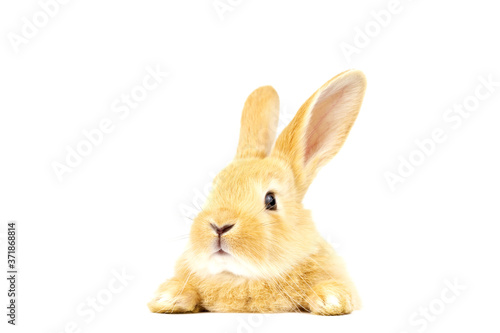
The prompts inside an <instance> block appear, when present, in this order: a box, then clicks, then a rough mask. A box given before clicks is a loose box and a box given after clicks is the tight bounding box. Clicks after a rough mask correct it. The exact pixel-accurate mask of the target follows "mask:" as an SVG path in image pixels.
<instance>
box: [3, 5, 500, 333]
mask: <svg viewBox="0 0 500 333" xmlns="http://www.w3.org/2000/svg"><path fill="white" fill-rule="evenodd" d="M47 1H48V0H42V2H47ZM223 3H226V0H224V1H223ZM229 3H232V5H230V6H232V7H231V9H232V10H231V11H227V12H225V13H224V14H223V15H222V19H221V16H220V15H218V13H217V11H216V10H215V9H214V7H213V0H204V1H183V2H181V1H169V2H167V1H154V0H142V1H118V0H115V1H97V0H87V1H77V0H75V1H69V2H68V3H67V4H64V5H60V6H59V10H58V12H57V13H56V14H55V15H54V16H53V17H51V18H50V19H49V21H48V23H47V25H46V26H44V27H41V28H39V31H38V33H37V34H36V35H34V36H32V37H31V38H28V39H27V42H26V43H24V44H22V45H20V46H19V47H18V52H16V50H15V47H13V45H12V43H11V41H10V40H9V36H11V37H12V34H17V35H21V34H22V29H23V25H24V24H25V21H23V17H26V18H27V19H28V20H30V21H32V20H33V19H32V17H33V15H35V14H36V13H37V12H40V11H41V7H40V4H39V3H38V2H37V1H34V0H23V1H9V2H7V1H3V2H2V4H1V5H0V22H1V24H0V27H1V33H2V42H1V43H0V57H1V61H0V89H1V94H0V96H1V97H0V112H1V113H0V158H1V163H0V189H1V191H0V221H2V226H1V228H2V229H1V235H2V239H1V241H2V244H1V246H2V253H4V254H3V255H1V257H2V258H5V252H4V251H5V246H6V245H5V243H6V241H5V230H6V224H7V222H8V221H10V220H16V221H18V229H19V230H18V233H19V243H18V246H19V247H18V251H19V252H18V256H19V261H18V265H19V271H20V275H19V282H18V289H19V296H18V306H19V307H18V326H16V327H14V328H12V327H10V325H7V324H6V320H7V317H6V316H5V312H6V309H5V307H4V304H6V302H7V297H6V290H7V285H6V280H5V279H2V281H3V282H2V284H1V288H2V291H1V295H2V300H1V304H2V308H3V309H4V310H2V314H1V318H2V324H1V325H2V327H9V329H10V330H9V332H10V331H12V332H15V331H19V332H64V330H65V327H66V325H68V323H71V322H75V323H76V325H78V329H79V330H81V331H80V332H179V331H187V332H194V331H201V332H275V331H281V332H287V331H290V332H304V331H308V332H312V331H315V332H334V331H335V332H395V333H399V332H409V333H413V332H470V331H488V332H493V331H496V330H498V328H499V326H500V325H499V323H498V319H497V318H498V312H499V310H500V306H499V303H498V299H499V298H500V291H499V287H498V281H500V273H499V269H498V253H500V252H499V250H500V245H499V242H498V224H499V222H500V213H499V211H498V204H499V188H500V176H499V173H498V172H499V169H500V161H499V158H498V154H499V143H500V142H499V139H500V134H499V130H498V126H499V121H500V96H499V95H500V86H496V87H494V88H493V90H494V91H493V92H492V93H491V94H490V96H489V97H488V98H484V99H483V100H481V101H479V104H478V106H477V107H476V108H475V109H474V111H473V112H471V113H470V116H469V117H468V118H466V119H464V120H463V121H462V122H461V123H460V125H459V126H458V127H457V128H453V127H452V126H451V125H453V123H452V122H447V121H446V120H445V119H444V118H443V117H444V115H445V114H446V112H447V110H448V109H449V108H452V107H453V106H454V104H458V105H460V104H462V103H463V102H464V100H468V101H469V102H470V101H474V98H473V97H472V96H474V93H475V90H476V88H477V87H478V86H480V85H481V82H480V77H483V78H488V76H491V79H492V80H493V81H495V82H499V81H500V68H499V67H500V66H499V64H498V62H499V60H500V48H499V44H498V42H499V39H498V31H500V21H499V20H498V9H497V8H495V7H494V2H491V1H487V0H476V1H469V2H466V1H430V0H421V1H409V0H401V2H400V5H399V11H398V12H397V13H396V14H392V15H391V19H390V22H389V23H388V24H385V25H386V26H384V27H380V25H378V27H379V28H380V29H379V31H377V30H376V29H377V25H373V22H376V21H375V19H374V16H372V14H371V12H372V11H375V12H380V11H381V10H386V9H387V8H388V7H389V3H390V1H389V0H384V1H379V0H377V1H300V2H299V1H285V0H282V1H272V2H271V1H264V0H248V1H246V0H243V1H239V2H238V1H236V0H233V1H229ZM366 26H368V27H371V28H372V29H374V30H372V31H371V32H370V33H371V35H372V37H369V42H368V43H367V45H366V46H365V45H362V47H360V48H359V49H358V53H357V54H354V55H352V57H346V55H345V54H344V53H343V52H342V49H341V46H342V45H344V46H345V45H346V43H347V44H351V45H354V46H355V44H354V39H355V38H356V36H357V34H358V33H359V32H358V31H359V30H358V29H361V30H363V29H365V28H366ZM358 38H359V36H358ZM343 43H344V44H343ZM358 45H361V44H359V41H358ZM148 66H150V67H151V68H155V67H157V66H159V67H160V68H161V69H162V70H163V71H168V73H169V76H168V77H167V78H165V79H164V81H163V82H162V83H161V84H160V85H159V86H158V87H157V88H156V89H154V91H151V92H149V93H148V95H147V98H146V99H145V100H144V101H143V102H141V103H140V105H139V106H138V107H137V108H135V109H133V110H131V112H130V115H129V116H128V117H126V119H120V118H119V115H118V114H116V113H114V112H113V110H112V104H113V103H114V101H115V100H116V99H117V98H118V99H119V98H120V96H121V94H129V93H130V92H131V90H132V89H134V87H137V85H140V84H141V82H142V80H143V78H144V77H145V76H146V75H147V71H146V67H148ZM348 68H358V69H361V70H363V71H364V72H365V74H366V76H367V78H368V90H367V93H366V97H365V101H364V104H363V106H362V109H361V112H360V115H359V118H358V120H357V122H356V124H355V126H354V128H353V130H352V132H351V135H350V137H349V138H348V140H347V142H346V144H345V146H344V147H343V149H342V151H341V152H340V153H339V154H338V155H337V156H336V158H335V159H334V160H333V161H332V162H331V163H330V164H329V165H328V166H327V167H325V168H324V169H323V170H322V171H321V172H320V174H319V175H318V177H317V179H316V181H315V183H314V184H313V185H312V186H311V188H310V189H309V192H308V195H307V196H306V198H305V202H304V204H305V206H306V207H307V208H309V209H311V210H312V212H313V217H314V219H315V221H316V223H317V226H318V228H319V229H320V230H321V232H322V234H323V235H324V236H325V237H326V238H327V239H328V240H329V241H330V242H331V243H333V244H334V246H335V247H336V248H337V249H338V251H339V253H340V254H341V255H342V256H343V257H344V258H345V259H346V261H347V263H348V267H349V270H350V272H351V275H352V276H353V278H354V280H355V282H356V283H357V285H358V288H359V290H360V293H361V296H362V298H363V301H364V308H363V310H361V311H358V312H356V313H354V314H352V315H348V316H341V317H319V316H313V315H309V314H293V313H291V314H276V315H269V316H262V315H256V316H255V315H254V316H250V315H249V314H211V313H203V314H197V315H158V314H151V313H149V311H148V309H147V307H146V303H147V302H148V301H149V299H150V298H151V296H152V294H153V292H154V290H155V289H156V288H157V287H158V285H159V283H160V282H162V281H163V280H165V279H166V278H168V277H169V276H170V275H171V274H172V271H173V265H174V262H175V260H176V258H177V257H178V256H179V255H180V254H181V252H182V250H183V247H184V245H185V243H186V242H187V239H186V238H185V237H183V236H185V235H187V233H188V232H189V224H188V223H187V222H186V221H189V220H188V219H186V218H185V216H183V214H182V213H181V211H182V210H185V209H186V207H194V206H193V200H196V198H195V199H193V198H194V197H195V193H200V192H201V193H203V191H204V188H205V187H206V186H207V184H209V183H210V180H211V175H212V174H214V173H216V172H217V171H218V170H220V169H221V168H222V167H223V166H224V165H225V164H226V163H228V162H229V161H230V160H231V158H232V157H233V155H234V153H235V149H236V144H237V139H238V131H239V128H238V126H239V119H240V112H241V109H242V106H243V102H244V100H245V98H246V97H247V95H248V94H249V93H250V92H251V91H252V90H253V89H255V88H256V87H258V86H260V85H266V84H271V85H273V86H274V87H275V88H276V89H277V91H278V93H279V94H280V97H281V104H282V115H283V119H284V121H287V120H290V119H291V116H292V115H293V113H294V112H295V111H296V110H297V109H298V108H299V106H300V105H301V104H302V102H304V101H305V100H306V99H307V98H308V97H309V96H310V95H311V94H312V93H313V92H314V91H315V90H316V89H317V88H318V87H319V86H321V85H322V84H323V83H324V82H325V81H327V80H328V79H330V78H331V77H333V76H334V75H336V74H337V73H339V72H341V71H343V70H345V69H348ZM478 89H482V90H481V91H482V92H486V91H487V90H485V89H484V88H478ZM104 118H109V119H111V120H112V121H113V123H114V126H115V127H114V130H113V131H112V132H111V133H109V134H106V135H105V136H104V139H103V140H102V143H100V144H99V145H98V146H96V147H94V148H93V151H92V152H91V153H90V154H89V155H88V156H86V157H84V158H83V160H82V162H81V164H80V165H78V166H77V167H75V168H73V169H72V172H71V173H66V174H64V176H63V179H62V181H59V180H58V177H57V176H56V174H55V172H54V170H53V167H52V163H53V162H55V161H56V162H61V163H64V160H65V158H66V154H67V151H66V147H67V146H70V147H73V148H75V147H76V146H77V145H78V144H79V143H80V142H81V141H82V140H84V139H85V137H84V136H83V134H82V131H83V130H92V129H95V128H97V127H98V126H99V122H100V121H101V120H102V119H104ZM438 128H440V129H442V130H444V132H445V133H446V138H447V139H446V140H445V141H444V142H442V143H438V144H435V148H434V150H433V151H432V153H430V154H429V156H427V157H425V159H424V160H423V162H422V164H421V165H419V166H417V167H415V170H414V171H413V174H411V175H409V176H408V177H405V178H404V179H405V181H404V183H398V184H397V185H396V186H395V190H394V191H392V190H391V188H390V186H389V185H388V183H387V181H386V179H385V176H384V174H385V173H387V172H393V173H396V172H397V168H398V165H399V163H400V161H399V157H400V156H402V157H403V158H405V159H408V158H409V156H410V155H411V154H414V156H417V155H418V154H419V153H418V151H417V150H418V147H417V145H416V143H415V140H426V139H428V138H431V136H432V132H433V131H434V130H435V129H438ZM415 151H417V152H416V153H415ZM415 154H416V155H415ZM420 156H423V155H422V153H420ZM2 267H3V269H5V259H2ZM122 269H124V270H125V271H126V272H127V274H128V275H131V276H133V279H132V280H131V281H129V282H128V283H127V285H126V286H125V287H124V288H123V289H122V290H121V291H120V292H117V293H115V294H112V299H110V300H109V303H107V304H105V305H104V306H103V309H102V311H100V312H97V311H96V312H95V317H94V318H92V319H91V320H89V316H90V315H89V316H81V315H79V314H78V313H77V309H79V308H81V307H84V308H85V306H87V305H86V302H87V301H88V298H89V297H96V296H98V295H100V297H104V296H103V295H108V296H109V292H108V294H106V293H107V291H106V288H108V284H109V283H110V282H113V281H114V280H113V270H115V271H121V270H122ZM446 281H450V282H452V283H454V281H456V282H457V283H459V284H460V285H462V286H465V288H466V289H465V290H462V291H459V292H457V294H458V296H455V297H454V299H453V300H452V301H449V302H448V303H445V302H443V301H442V300H441V297H442V296H441V295H442V293H444V294H445V295H446V296H448V298H450V297H451V296H453V293H450V292H449V290H447V288H448V287H447V282H446ZM117 285H118V284H117ZM448 298H446V299H448ZM429 307H430V308H431V310H430V313H431V315H432V319H424V320H423V319H422V318H424V317H421V316H420V315H419V314H418V311H419V309H420V310H422V308H424V309H425V308H429ZM88 309H89V308H87V310H88ZM86 320H87V321H86ZM415 320H418V321H417V323H416V322H415ZM422 320H423V322H422ZM69 325H70V326H71V325H72V324H69ZM2 330H3V328H2ZM70 331H71V330H68V332H70Z"/></svg>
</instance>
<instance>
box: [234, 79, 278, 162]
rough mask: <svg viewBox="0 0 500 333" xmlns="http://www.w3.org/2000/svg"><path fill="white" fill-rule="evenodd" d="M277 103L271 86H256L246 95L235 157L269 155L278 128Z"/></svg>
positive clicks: (262, 156)
mask: <svg viewBox="0 0 500 333" xmlns="http://www.w3.org/2000/svg"><path fill="white" fill-rule="evenodd" d="M279 104H280V103H279V98H278V94H277V93H276V91H275V90H274V88H273V87H271V86H264V87H260V88H257V89H256V90H254V91H253V92H252V93H251V94H250V96H248V98H247V100H246V102H245V106H244V107H243V114H242V116H241V129H240V141H239V143H238V150H237V152H236V158H246V157H258V158H264V157H266V156H267V155H269V153H270V151H271V147H272V146H273V143H274V140H275V138H276V131H277V128H278V118H279V108H280V105H279Z"/></svg>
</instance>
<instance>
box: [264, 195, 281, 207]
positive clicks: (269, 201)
mask: <svg viewBox="0 0 500 333" xmlns="http://www.w3.org/2000/svg"><path fill="white" fill-rule="evenodd" d="M265 204H266V209H267V210H276V208H278V206H277V204H276V198H275V197H274V193H273V192H267V193H266V199H265Z"/></svg>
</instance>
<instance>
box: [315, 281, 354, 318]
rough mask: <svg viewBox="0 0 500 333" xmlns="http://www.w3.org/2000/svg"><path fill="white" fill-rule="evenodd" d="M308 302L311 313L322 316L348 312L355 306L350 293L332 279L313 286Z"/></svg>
mask: <svg viewBox="0 0 500 333" xmlns="http://www.w3.org/2000/svg"><path fill="white" fill-rule="evenodd" d="M309 303H310V304H309V309H310V311H311V313H313V314H317V315H323V316H334V315H343V314H349V313H351V312H352V311H353V310H354V308H355V305H354V302H353V299H352V296H351V293H350V292H349V291H348V290H346V289H345V288H344V287H342V286H341V285H339V284H338V283H336V282H334V281H331V282H323V283H321V284H319V285H317V286H315V287H314V288H313V291H312V292H311V294H310V297H309Z"/></svg>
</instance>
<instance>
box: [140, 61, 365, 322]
mask: <svg viewBox="0 0 500 333" xmlns="http://www.w3.org/2000/svg"><path fill="white" fill-rule="evenodd" d="M365 89H366V79H365V76H364V74H363V73H362V72H361V71H359V70H348V71H345V72H342V73H340V74H338V75H337V76H335V77H334V78H332V79H330V80H329V81H328V82H326V83H325V84H324V85H323V86H322V87H321V88H319V89H318V90H317V91H316V92H315V93H314V94H313V95H312V96H311V97H310V98H309V99H308V100H307V101H306V102H305V103H304V104H303V105H302V107H301V108H300V109H299V110H298V112H297V113H296V115H295V116H294V118H293V119H292V120H291V122H290V123H289V124H288V126H286V127H285V128H284V129H283V131H282V132H281V134H280V135H279V137H278V138H277V139H276V142H274V139H275V137H276V132H277V125H278V117H279V109H280V108H279V99H278V95H277V93H276V91H275V90H274V89H273V88H272V87H271V86H263V87H260V88H258V89H256V90H255V91H253V92H252V93H251V94H250V96H249V97H248V98H247V100H246V102H245V104H244V107H243V114H242V118H241V129H240V136H239V143H238V147H237V152H236V156H235V158H234V160H233V161H232V162H231V163H230V164H229V165H228V166H227V167H226V168H224V169H223V170H222V171H221V172H220V173H219V174H218V175H217V176H216V177H215V178H214V180H213V185H212V190H211V192H210V194H209V196H208V198H207V202H206V203H205V205H204V206H203V209H202V210H201V212H200V213H199V214H198V215H197V216H196V217H195V218H194V220H193V224H192V226H191V231H190V236H189V242H188V246H187V248H186V250H185V252H184V253H183V254H182V255H181V257H180V258H179V259H178V261H177V263H176V266H175V275H174V277H173V278H171V279H169V280H167V281H166V282H164V283H163V284H161V285H160V287H159V289H158V290H157V292H156V294H155V296H154V298H153V300H152V301H151V302H149V303H148V307H149V309H150V311H151V312H155V313H195V312H200V311H210V312H256V313H275V312H310V313H313V314H317V315H341V314H349V313H351V312H352V311H353V310H357V309H359V308H360V305H361V302H360V298H359V296H358V293H357V291H356V288H355V286H354V284H353V282H352V281H351V279H350V277H349V275H348V273H347V271H346V268H345V265H344V262H343V260H342V259H341V258H340V257H339V256H338V255H337V254H336V253H335V251H334V249H333V248H332V247H331V246H330V245H329V243H327V242H326V241H325V240H324V239H323V238H322V237H321V236H320V234H319V232H318V231H317V230H316V228H315V225H314V222H313V220H312V218H311V213H310V211H309V210H306V209H305V208H304V207H303V205H302V199H303V197H304V195H305V194H306V191H307V189H308V187H309V185H310V184H311V182H312V181H313V179H314V178H315V176H316V173H317V172H318V170H319V169H320V168H321V167H322V166H324V165H325V164H326V163H327V162H328V161H329V160H330V159H331V158H332V157H333V156H335V155H336V154H337V152H338V151H339V149H340V148H341V146H342V145H343V144H344V141H345V140H346V138H347V135H348V134H349V131H350V130H351V127H352V125H353V123H354V121H355V120H356V117H357V115H358V112H359V109H360V107H361V103H362V100H363V97H364V93H365ZM273 143H274V145H273Z"/></svg>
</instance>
